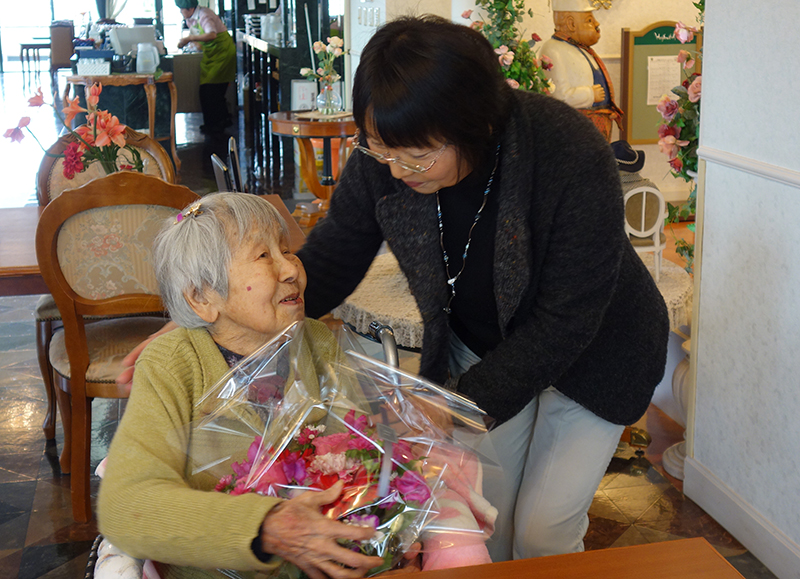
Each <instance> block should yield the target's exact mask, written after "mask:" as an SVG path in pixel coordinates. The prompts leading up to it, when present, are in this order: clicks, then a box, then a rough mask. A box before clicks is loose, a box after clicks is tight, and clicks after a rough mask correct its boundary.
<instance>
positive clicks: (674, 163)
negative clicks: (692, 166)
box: [669, 157, 683, 173]
mask: <svg viewBox="0 0 800 579" xmlns="http://www.w3.org/2000/svg"><path fill="white" fill-rule="evenodd" d="M669 166H670V167H672V170H673V171H675V172H676V173H680V172H681V169H683V161H681V160H680V159H679V158H678V157H674V158H672V159H670V160H669Z"/></svg>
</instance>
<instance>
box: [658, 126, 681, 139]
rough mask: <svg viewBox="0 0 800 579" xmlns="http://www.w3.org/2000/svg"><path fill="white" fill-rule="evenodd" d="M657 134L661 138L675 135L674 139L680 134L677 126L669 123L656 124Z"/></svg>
mask: <svg viewBox="0 0 800 579" xmlns="http://www.w3.org/2000/svg"><path fill="white" fill-rule="evenodd" d="M658 136H659V138H661V139H663V138H664V137H675V138H676V139H677V138H678V137H680V136H681V130H680V128H679V127H675V126H670V125H658Z"/></svg>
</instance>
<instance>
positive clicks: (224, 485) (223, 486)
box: [214, 474, 233, 493]
mask: <svg viewBox="0 0 800 579" xmlns="http://www.w3.org/2000/svg"><path fill="white" fill-rule="evenodd" d="M231 485H233V475H232V474H229V475H226V476H224V477H222V478H221V479H219V482H218V483H217V485H216V486H215V487H214V490H215V491H217V492H218V493H223V492H225V491H226V490H228V487H230V486H231ZM231 490H232V489H231Z"/></svg>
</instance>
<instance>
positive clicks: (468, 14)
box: [461, 10, 472, 19]
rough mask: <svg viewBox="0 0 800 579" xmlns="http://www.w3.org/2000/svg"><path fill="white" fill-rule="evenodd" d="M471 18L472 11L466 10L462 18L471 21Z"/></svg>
mask: <svg viewBox="0 0 800 579" xmlns="http://www.w3.org/2000/svg"><path fill="white" fill-rule="evenodd" d="M470 16H472V10H464V11H463V12H462V13H461V18H466V19H469V18H470Z"/></svg>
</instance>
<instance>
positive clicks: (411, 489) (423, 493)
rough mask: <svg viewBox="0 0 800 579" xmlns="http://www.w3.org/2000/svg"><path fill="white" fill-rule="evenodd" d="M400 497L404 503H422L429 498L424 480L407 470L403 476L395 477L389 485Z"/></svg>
mask: <svg viewBox="0 0 800 579" xmlns="http://www.w3.org/2000/svg"><path fill="white" fill-rule="evenodd" d="M389 486H390V487H391V488H393V489H395V490H397V492H399V493H400V495H402V497H403V499H404V500H405V501H407V502H408V501H413V502H417V503H424V502H425V501H427V500H428V499H429V498H430V496H431V490H430V489H429V488H428V485H427V483H426V482H425V479H424V478H422V476H421V475H420V474H419V473H416V472H414V471H413V470H407V471H406V472H404V473H403V476H400V477H397V478H396V479H394V480H393V481H392V482H391V484H390V485H389Z"/></svg>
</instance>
